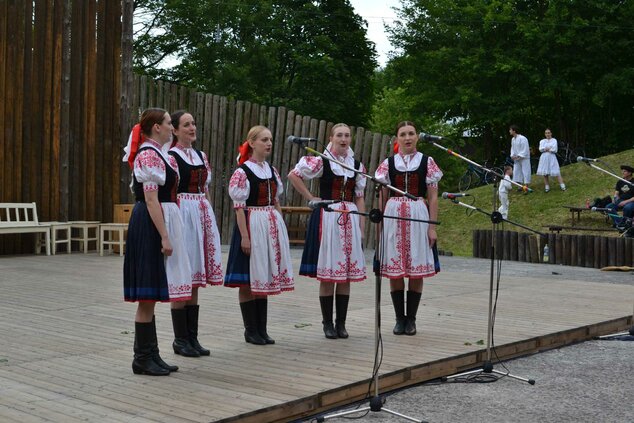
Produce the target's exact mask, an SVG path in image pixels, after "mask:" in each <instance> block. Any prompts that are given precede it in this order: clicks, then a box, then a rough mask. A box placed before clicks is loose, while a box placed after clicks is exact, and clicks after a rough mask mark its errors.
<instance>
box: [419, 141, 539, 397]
mask: <svg viewBox="0 0 634 423" xmlns="http://www.w3.org/2000/svg"><path fill="white" fill-rule="evenodd" d="M419 138H420V139H422V140H429V142H430V143H431V144H432V145H434V146H436V147H438V148H440V149H441V150H445V151H446V152H447V153H449V154H451V155H452V156H454V157H458V158H459V159H462V160H464V161H466V162H467V163H471V164H472V165H474V166H477V167H478V168H480V169H482V170H483V171H484V172H487V173H491V174H493V175H495V177H494V183H493V184H492V186H493V212H491V213H488V212H485V211H484V210H482V209H479V208H478V207H475V206H472V205H470V204H465V203H463V202H461V201H457V200H455V199H452V201H453V202H454V203H455V204H459V205H461V206H463V207H467V208H469V209H471V210H476V211H478V212H480V213H483V214H485V215H487V216H489V217H490V218H491V273H490V279H489V314H488V322H487V345H486V360H485V361H484V363H483V365H482V368H481V369H476V370H471V371H467V372H463V373H458V374H455V375H452V376H448V377H443V378H441V380H442V381H443V382H446V381H448V380H451V379H455V378H458V377H462V376H468V375H472V374H482V373H485V374H492V373H494V374H498V375H501V376H507V377H510V378H512V379H516V380H519V381H522V382H527V383H529V384H530V385H534V384H535V380H534V379H526V378H523V377H519V376H515V375H512V374H511V372H510V371H507V372H501V371H499V370H495V369H494V368H493V363H492V361H491V349H492V348H491V345H492V340H493V314H494V312H493V280H494V279H495V278H494V276H495V251H496V243H497V236H496V233H497V225H498V223H500V222H502V221H505V222H509V223H511V224H513V225H516V226H519V227H521V228H524V229H527V230H529V231H531V232H534V233H537V234H539V235H541V236H545V234H543V233H541V232H538V231H535V230H533V229H531V228H529V227H527V226H524V225H521V224H519V223H516V222H511V221H509V220H506V219H504V218H503V217H502V214H501V213H500V212H498V211H497V188H498V183H499V180H500V179H504V176H503V175H500V174H499V173H498V172H495V171H493V170H491V169H488V168H486V167H484V166H482V165H480V164H479V163H476V162H474V161H472V160H469V159H467V158H466V157H464V156H461V155H460V154H458V153H456V152H454V151H452V150H450V149H448V148H445V147H443V146H442V145H440V144H437V143H435V142H433V141H432V140H430V138H429V137H428V136H427V134H424V133H421V135H420V137H419ZM511 183H513V184H515V185H518V186H519V187H521V188H522V190H523V191H524V192H532V190H531V189H530V188H528V187H527V186H525V185H521V184H519V183H517V182H514V181H511ZM498 277H499V272H498Z"/></svg>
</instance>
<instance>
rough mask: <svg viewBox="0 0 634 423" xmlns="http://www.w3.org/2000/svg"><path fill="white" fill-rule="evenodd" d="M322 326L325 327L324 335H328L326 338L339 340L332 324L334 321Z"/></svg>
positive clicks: (324, 323)
mask: <svg viewBox="0 0 634 423" xmlns="http://www.w3.org/2000/svg"><path fill="white" fill-rule="evenodd" d="M322 324H323V325H324V335H326V338H328V339H337V332H336V331H335V327H334V326H333V324H332V320H331V321H329V322H322Z"/></svg>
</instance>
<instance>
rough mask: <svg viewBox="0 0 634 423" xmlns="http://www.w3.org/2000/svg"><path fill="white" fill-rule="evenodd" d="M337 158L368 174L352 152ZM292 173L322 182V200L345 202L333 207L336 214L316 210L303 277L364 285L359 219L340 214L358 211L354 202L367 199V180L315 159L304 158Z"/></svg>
mask: <svg viewBox="0 0 634 423" xmlns="http://www.w3.org/2000/svg"><path fill="white" fill-rule="evenodd" d="M325 154H330V152H329V151H326V152H325ZM333 157H334V156H333ZM334 158H335V159H336V160H337V161H340V162H342V163H344V164H346V165H348V166H349V167H352V168H354V169H360V170H361V171H362V172H364V173H365V171H366V170H365V167H364V166H363V164H361V163H360V162H359V161H357V160H355V159H354V153H353V152H352V149H350V148H348V152H347V154H346V155H345V156H343V157H334ZM292 172H293V174H295V175H296V176H298V177H299V178H301V179H314V178H320V180H319V189H320V197H321V198H322V199H323V200H338V201H341V202H340V203H334V204H332V205H330V206H329V208H330V209H332V210H333V211H325V210H324V209H323V208H318V209H315V210H313V212H312V214H311V216H310V219H309V222H308V229H307V231H306V243H305V246H304V253H303V254H302V263H301V267H300V271H299V274H300V275H304V276H309V277H312V278H317V280H318V281H320V282H332V283H347V282H360V281H363V280H364V279H365V278H366V275H365V255H364V253H363V249H362V242H361V228H360V227H359V216H358V215H354V214H344V213H339V212H338V211H339V210H341V211H344V212H345V211H357V210H358V209H357V206H356V204H355V203H354V200H355V199H356V198H359V197H363V193H364V191H365V184H366V181H365V178H364V177H363V176H361V175H358V174H355V173H354V172H353V171H351V170H348V169H344V168H343V167H341V166H340V165H339V164H337V163H332V162H330V161H329V160H324V159H322V158H321V157H312V156H304V157H302V158H301V159H300V161H299V162H298V163H297V165H296V166H295V168H294V169H293V171H292Z"/></svg>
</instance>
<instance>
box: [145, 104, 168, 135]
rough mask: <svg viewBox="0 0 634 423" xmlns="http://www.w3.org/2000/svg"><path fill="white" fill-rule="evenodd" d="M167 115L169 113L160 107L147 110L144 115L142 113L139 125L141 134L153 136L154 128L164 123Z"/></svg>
mask: <svg viewBox="0 0 634 423" xmlns="http://www.w3.org/2000/svg"><path fill="white" fill-rule="evenodd" d="M165 113H167V111H166V110H163V109H159V108H158V107H153V108H150V109H145V110H144V111H143V113H141V121H140V122H139V125H141V132H143V134H144V135H145V136H147V137H149V136H151V135H152V127H153V126H154V125H157V124H158V125H160V124H162V123H163V119H164V118H165Z"/></svg>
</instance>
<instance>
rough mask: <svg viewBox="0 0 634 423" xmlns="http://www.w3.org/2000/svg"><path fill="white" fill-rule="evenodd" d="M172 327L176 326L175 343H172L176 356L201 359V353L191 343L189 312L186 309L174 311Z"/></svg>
mask: <svg viewBox="0 0 634 423" xmlns="http://www.w3.org/2000/svg"><path fill="white" fill-rule="evenodd" d="M172 326H174V342H172V348H173V349H174V354H178V355H182V356H184V357H200V353H199V352H198V351H196V350H195V349H194V347H192V345H191V344H190V343H189V330H188V329H187V311H186V310H185V309H184V308H181V309H175V308H173V309H172Z"/></svg>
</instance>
